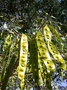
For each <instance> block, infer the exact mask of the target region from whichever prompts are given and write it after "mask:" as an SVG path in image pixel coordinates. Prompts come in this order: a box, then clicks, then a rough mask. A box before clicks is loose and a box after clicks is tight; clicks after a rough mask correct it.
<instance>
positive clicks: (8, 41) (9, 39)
mask: <svg viewBox="0 0 67 90" xmlns="http://www.w3.org/2000/svg"><path fill="white" fill-rule="evenodd" d="M12 42H13V37H12V35H11V34H8V35H7V37H6V38H5V42H4V54H5V57H4V59H3V69H2V74H1V80H3V78H4V75H5V71H6V65H7V62H8V57H9V53H10V47H11V44H12Z"/></svg>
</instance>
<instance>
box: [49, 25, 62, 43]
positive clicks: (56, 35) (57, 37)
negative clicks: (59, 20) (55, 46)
mask: <svg viewBox="0 0 67 90" xmlns="http://www.w3.org/2000/svg"><path fill="white" fill-rule="evenodd" d="M48 27H49V28H50V31H51V32H52V34H53V35H54V36H55V38H56V40H57V41H58V42H62V40H61V38H60V33H59V32H58V31H57V30H56V29H55V28H54V27H53V26H51V25H49V26H48Z"/></svg>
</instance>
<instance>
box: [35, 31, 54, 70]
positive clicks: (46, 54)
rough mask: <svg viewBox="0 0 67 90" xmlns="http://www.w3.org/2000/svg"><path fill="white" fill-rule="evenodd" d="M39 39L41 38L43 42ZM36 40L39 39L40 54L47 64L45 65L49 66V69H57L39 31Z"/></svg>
mask: <svg viewBox="0 0 67 90" xmlns="http://www.w3.org/2000/svg"><path fill="white" fill-rule="evenodd" d="M38 39H40V40H41V42H40V41H38ZM36 41H37V46H38V52H39V54H40V59H41V61H42V62H43V63H44V64H45V66H46V67H47V69H48V70H50V71H55V65H54V63H53V61H52V60H51V57H50V54H49V52H48V49H47V47H46V44H45V41H44V39H43V37H42V34H41V32H37V35H36ZM40 43H41V44H40ZM44 48H45V49H44ZM47 62H49V63H47ZM49 66H51V67H49Z"/></svg>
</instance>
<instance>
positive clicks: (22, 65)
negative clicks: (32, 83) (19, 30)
mask: <svg viewBox="0 0 67 90" xmlns="http://www.w3.org/2000/svg"><path fill="white" fill-rule="evenodd" d="M27 54H28V40H27V36H26V35H25V34H22V36H21V40H20V55H19V66H18V68H17V72H18V78H19V79H20V80H21V81H24V78H25V71H26V64H27ZM20 86H21V90H23V87H24V82H23V83H21V84H20Z"/></svg>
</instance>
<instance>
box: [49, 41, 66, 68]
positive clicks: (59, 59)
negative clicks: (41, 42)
mask: <svg viewBox="0 0 67 90" xmlns="http://www.w3.org/2000/svg"><path fill="white" fill-rule="evenodd" d="M48 49H49V51H50V53H51V54H52V55H53V57H54V58H55V59H56V60H57V62H58V63H59V64H60V66H61V68H62V69H63V70H66V64H65V61H64V59H63V58H62V56H61V55H60V52H59V51H58V50H57V48H56V47H55V45H54V44H53V43H52V42H49V43H48Z"/></svg>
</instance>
